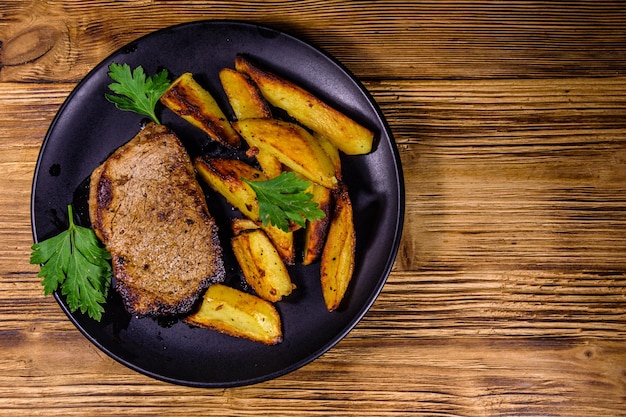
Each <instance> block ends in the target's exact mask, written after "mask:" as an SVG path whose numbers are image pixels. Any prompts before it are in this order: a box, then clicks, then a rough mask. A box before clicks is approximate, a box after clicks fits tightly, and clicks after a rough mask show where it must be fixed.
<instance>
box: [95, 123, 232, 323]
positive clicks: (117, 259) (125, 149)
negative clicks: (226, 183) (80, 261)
mask: <svg viewBox="0 0 626 417" xmlns="http://www.w3.org/2000/svg"><path fill="white" fill-rule="evenodd" d="M89 215H90V218H91V223H92V227H93V229H94V231H95V233H96V235H97V236H98V237H99V238H100V240H102V242H103V243H104V245H105V246H106V248H107V250H108V251H109V252H110V253H111V257H112V263H113V276H114V280H115V288H116V290H117V291H118V292H119V294H120V295H121V296H122V299H123V300H124V303H125V306H126V309H127V310H128V311H129V312H130V313H131V314H134V315H137V316H164V315H174V314H184V313H187V312H189V311H190V310H191V308H192V307H193V305H194V304H195V302H196V300H197V299H198V298H199V296H200V295H201V294H202V292H203V291H204V290H205V289H206V288H207V287H208V286H209V285H210V284H211V283H213V282H221V281H223V280H224V265H223V262H222V249H221V246H220V245H219V241H218V237H217V226H216V225H215V221H214V219H213V218H212V217H211V215H210V214H209V211H208V208H207V204H206V200H205V197H204V194H203V192H202V189H201V188H200V185H199V184H198V181H197V180H196V176H195V172H194V169H193V165H192V164H191V160H190V158H189V155H188V154H187V152H186V150H185V149H184V147H183V146H182V144H181V142H180V141H179V139H178V138H177V137H176V135H175V134H174V133H173V132H172V131H170V130H169V129H168V128H167V127H165V126H162V125H157V124H154V123H151V124H149V125H147V126H146V127H145V128H144V129H143V130H142V131H141V132H139V133H138V134H137V136H135V137H134V138H133V139H131V140H130V141H129V142H128V143H126V144H125V145H123V146H122V147H120V148H119V149H117V150H116V151H115V152H114V153H113V154H112V155H111V156H110V157H109V158H108V159H107V160H106V161H105V162H104V163H103V164H102V165H100V166H99V167H98V168H96V169H95V170H94V172H93V173H92V175H91V181H90V192H89Z"/></svg>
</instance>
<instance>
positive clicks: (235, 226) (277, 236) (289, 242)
mask: <svg viewBox="0 0 626 417" xmlns="http://www.w3.org/2000/svg"><path fill="white" fill-rule="evenodd" d="M251 229H262V230H264V231H265V233H266V234H267V237H269V238H270V240H271V241H272V243H273V244H274V247H275V248H276V251H277V252H278V254H279V255H280V258H281V259H282V260H283V262H284V263H285V264H286V265H293V264H294V261H295V255H296V252H295V243H294V237H293V231H291V230H289V231H284V230H281V229H279V228H278V227H276V226H272V225H271V224H269V225H267V226H264V225H263V224H262V223H261V222H255V221H253V220H251V219H233V222H232V230H233V234H235V235H237V234H239V233H241V232H243V231H246V230H251Z"/></svg>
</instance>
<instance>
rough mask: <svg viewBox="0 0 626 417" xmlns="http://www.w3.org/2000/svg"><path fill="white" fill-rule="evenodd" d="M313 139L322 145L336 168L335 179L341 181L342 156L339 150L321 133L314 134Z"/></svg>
mask: <svg viewBox="0 0 626 417" xmlns="http://www.w3.org/2000/svg"><path fill="white" fill-rule="evenodd" d="M313 137H314V138H315V139H316V140H317V142H318V143H319V144H320V146H321V147H322V149H323V150H324V152H326V155H328V157H329V158H330V160H331V162H332V163H333V166H334V167H335V177H337V179H338V180H341V178H342V175H341V156H340V155H339V148H337V147H336V146H335V144H334V143H332V142H331V141H330V140H328V138H327V137H326V136H324V135H322V134H320V133H317V132H313Z"/></svg>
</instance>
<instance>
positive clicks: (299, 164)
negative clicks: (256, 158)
mask: <svg viewBox="0 0 626 417" xmlns="http://www.w3.org/2000/svg"><path fill="white" fill-rule="evenodd" d="M233 127H234V128H235V129H236V130H237V132H239V134H240V135H241V136H242V137H243V138H244V139H245V140H246V141H247V142H248V143H249V144H250V145H251V146H255V147H257V148H259V149H260V150H261V151H267V152H269V153H271V154H272V155H274V156H275V157H276V158H277V159H278V160H279V161H280V162H282V163H283V164H284V165H286V166H287V167H288V168H290V169H292V170H293V171H294V172H296V173H298V174H300V175H302V176H303V177H305V178H306V179H308V180H310V181H313V182H315V183H318V184H320V185H323V186H324V187H327V188H334V187H336V186H337V178H336V177H335V167H334V165H333V162H332V161H331V159H330V157H329V156H328V154H326V152H324V150H323V149H322V147H321V146H320V144H319V143H318V142H317V140H316V139H315V138H314V137H313V136H312V135H311V134H310V133H309V132H307V131H306V129H304V128H303V127H301V126H299V125H297V124H295V123H290V122H285V121H282V120H278V119H245V120H239V121H237V122H235V123H233Z"/></svg>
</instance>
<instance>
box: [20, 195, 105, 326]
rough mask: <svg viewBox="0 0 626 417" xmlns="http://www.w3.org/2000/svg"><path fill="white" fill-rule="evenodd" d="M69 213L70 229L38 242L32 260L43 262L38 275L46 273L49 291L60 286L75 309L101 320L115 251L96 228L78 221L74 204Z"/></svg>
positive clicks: (44, 282) (44, 278) (44, 281)
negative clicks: (97, 234) (107, 246)
mask: <svg viewBox="0 0 626 417" xmlns="http://www.w3.org/2000/svg"><path fill="white" fill-rule="evenodd" d="M67 214H68V218H69V227H68V229H67V230H65V231H63V232H61V233H60V234H58V235H56V236H53V237H51V238H49V239H46V240H44V241H42V242H39V243H35V244H34V245H33V246H32V247H31V249H32V251H33V252H32V253H31V256H30V263H31V264H39V265H41V269H40V271H39V275H38V276H39V277H43V280H42V282H41V284H42V285H43V287H44V294H45V295H50V294H52V292H53V291H56V290H57V289H58V288H59V287H60V288H61V294H63V295H65V296H66V300H67V304H68V306H69V308H70V311H71V312H74V311H76V310H80V311H81V312H82V313H85V312H86V313H87V314H89V316H90V317H91V318H93V319H95V320H97V321H100V319H101V318H102V313H103V312H104V307H103V306H102V304H104V302H105V301H106V296H107V294H108V291H109V287H110V286H111V264H110V263H109V260H110V259H111V255H110V254H109V252H107V250H106V249H105V248H104V247H102V246H101V244H100V241H99V240H98V238H97V237H96V235H95V233H94V232H93V230H91V229H89V228H87V227H82V226H78V225H76V224H75V223H74V219H73V217H74V213H73V210H72V206H71V205H69V206H68V207H67Z"/></svg>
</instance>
